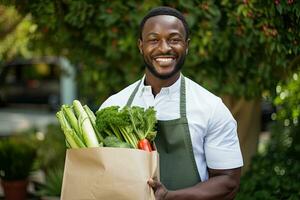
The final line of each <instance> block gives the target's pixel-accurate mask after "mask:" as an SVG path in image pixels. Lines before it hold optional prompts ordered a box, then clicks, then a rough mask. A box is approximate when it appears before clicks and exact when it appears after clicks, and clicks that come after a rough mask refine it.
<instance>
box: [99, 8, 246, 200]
mask: <svg viewBox="0 0 300 200" xmlns="http://www.w3.org/2000/svg"><path fill="white" fill-rule="evenodd" d="M188 46H189V29H188V25H187V23H186V20H185V19H184V16H183V15H182V14H181V13H180V12H179V11H177V10H175V9H173V8H169V7H158V8H154V9H152V10H151V11H150V12H149V13H148V14H147V15H146V16H145V17H144V18H143V20H142V21H141V24H140V38H139V40H138V47H139V50H140V53H141V55H142V57H143V59H144V64H145V76H144V77H143V78H142V79H141V80H139V81H137V82H135V83H133V84H132V85H130V86H128V87H126V88H125V89H123V90H122V91H120V92H119V93H117V94H115V95H113V96H111V97H110V98H108V99H107V100H106V101H105V102H104V103H103V104H102V106H101V107H100V109H102V108H104V107H107V106H111V105H119V106H121V107H122V106H125V105H128V106H131V105H134V106H141V107H145V108H147V107H149V106H153V107H154V108H155V110H156V112H157V118H158V134H157V137H156V139H155V144H156V147H157V150H158V152H159V155H160V176H161V182H158V181H157V180H149V182H148V183H149V185H150V186H151V187H152V188H153V190H154V192H155V196H156V199H176V200H180V199H189V200H193V199H201V200H204V199H214V200H215V199H222V200H223V199H233V198H234V196H235V194H236V192H237V190H238V187H239V179H240V171H241V167H242V165H243V160H242V155H241V151H240V146H239V140H238V137H237V132H236V121H235V120H234V118H233V117H232V115H231V113H230V112H229V110H228V109H227V108H226V106H225V105H224V104H223V103H222V100H221V99H220V98H219V97H217V96H215V95H214V94H212V93H210V92H209V91H207V90H206V89H204V88H203V87H201V86H200V85H198V84H197V83H195V82H193V81H192V80H190V79H189V78H187V77H184V76H183V75H182V74H181V68H182V67H183V65H184V61H185V58H186V55H187V53H188Z"/></svg>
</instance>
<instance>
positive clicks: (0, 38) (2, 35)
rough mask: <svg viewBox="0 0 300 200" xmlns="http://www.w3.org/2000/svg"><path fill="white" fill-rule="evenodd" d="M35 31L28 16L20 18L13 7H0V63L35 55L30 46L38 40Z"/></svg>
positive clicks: (35, 52)
mask: <svg viewBox="0 0 300 200" xmlns="http://www.w3.org/2000/svg"><path fill="white" fill-rule="evenodd" d="M36 31H37V25H36V24H34V23H33V21H32V17H31V15H30V14H27V15H25V16H21V15H20V14H19V13H18V12H17V11H16V9H14V7H13V6H3V5H0V63H1V62H9V61H10V60H13V59H14V58H16V57H23V58H31V57H32V56H33V55H36V54H37V51H33V49H32V48H31V46H30V45H31V42H32V41H34V39H37V38H38V33H37V32H36ZM0 67H1V66H0Z"/></svg>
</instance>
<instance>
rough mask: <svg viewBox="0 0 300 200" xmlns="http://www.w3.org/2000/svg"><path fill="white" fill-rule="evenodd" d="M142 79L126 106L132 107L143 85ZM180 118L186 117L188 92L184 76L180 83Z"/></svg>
mask: <svg viewBox="0 0 300 200" xmlns="http://www.w3.org/2000/svg"><path fill="white" fill-rule="evenodd" d="M142 80H143V79H141V80H140V81H139V83H138V84H137V86H136V87H135V89H134V90H133V92H132V93H131V95H130V97H129V99H128V101H127V104H126V106H131V104H132V102H133V99H134V97H135V95H136V93H137V91H138V89H139V87H140V85H141V83H142ZM180 116H181V117H186V90H185V78H184V76H183V75H181V81H180Z"/></svg>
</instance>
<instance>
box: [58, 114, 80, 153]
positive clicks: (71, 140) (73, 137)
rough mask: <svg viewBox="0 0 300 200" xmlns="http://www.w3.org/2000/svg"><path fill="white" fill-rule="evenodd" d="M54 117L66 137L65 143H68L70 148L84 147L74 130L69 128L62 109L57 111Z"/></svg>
mask: <svg viewBox="0 0 300 200" xmlns="http://www.w3.org/2000/svg"><path fill="white" fill-rule="evenodd" d="M56 117H57V119H58V121H59V123H60V125H61V128H62V130H63V133H64V135H65V137H66V140H67V143H68V144H69V146H70V148H81V147H85V145H84V144H83V143H82V141H81V140H80V139H79V138H78V136H77V134H76V133H75V131H74V130H73V129H72V128H71V126H70V124H69V123H68V121H67V119H66V118H65V116H64V114H63V112H62V111H59V112H57V113H56Z"/></svg>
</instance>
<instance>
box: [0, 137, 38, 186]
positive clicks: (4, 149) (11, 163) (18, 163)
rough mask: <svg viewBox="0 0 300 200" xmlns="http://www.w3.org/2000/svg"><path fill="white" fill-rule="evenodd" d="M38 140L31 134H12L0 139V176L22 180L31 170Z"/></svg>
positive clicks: (6, 178)
mask: <svg viewBox="0 0 300 200" xmlns="http://www.w3.org/2000/svg"><path fill="white" fill-rule="evenodd" d="M38 146H39V141H38V140H37V139H36V138H35V137H34V135H33V134H27V133H24V134H21V135H14V136H10V137H8V138H1V139H0V161H1V162H0V177H1V178H2V179H4V180H23V179H26V178H28V176H29V174H30V172H31V171H32V170H33V166H34V162H35V159H36V155H37V149H38Z"/></svg>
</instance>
